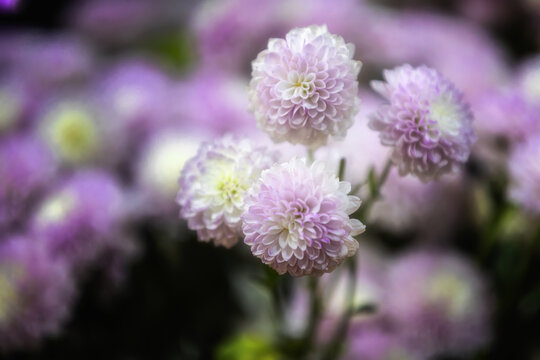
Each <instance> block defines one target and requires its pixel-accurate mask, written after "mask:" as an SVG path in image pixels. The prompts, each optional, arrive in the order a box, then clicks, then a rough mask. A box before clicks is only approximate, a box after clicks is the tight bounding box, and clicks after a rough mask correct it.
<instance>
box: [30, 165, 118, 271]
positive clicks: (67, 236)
mask: <svg viewBox="0 0 540 360" xmlns="http://www.w3.org/2000/svg"><path fill="white" fill-rule="evenodd" d="M122 196H123V193H122V190H121V188H120V185H119V184H118V183H117V182H116V180H115V179H114V178H112V177H111V176H110V175H109V174H107V173H104V172H101V171H97V170H95V171H90V170H85V171H81V172H78V173H76V174H75V175H73V176H72V177H71V178H69V179H67V180H66V181H65V182H64V183H62V184H61V185H60V187H59V188H58V189H56V190H55V191H53V192H52V193H51V194H49V196H47V197H46V198H45V199H44V201H43V202H42V203H41V204H40V206H38V208H37V211H36V213H35V214H34V216H33V219H32V222H31V227H32V230H33V232H34V234H36V237H37V238H39V239H40V240H42V241H43V242H44V243H45V244H46V246H47V247H48V248H49V249H50V252H51V254H52V255H53V256H54V257H58V258H63V259H65V260H66V261H67V262H68V263H69V264H72V265H74V266H75V267H76V269H86V268H87V266H89V265H91V264H92V263H93V262H94V261H95V260H96V259H98V258H99V256H100V255H101V254H102V253H103V251H105V249H107V248H109V247H111V246H115V245H114V243H115V242H116V241H122V237H121V236H120V235H119V227H120V224H121V221H122V220H123V218H124V215H125V212H124V208H123V206H122V205H123V201H122ZM111 244H112V245H111Z"/></svg>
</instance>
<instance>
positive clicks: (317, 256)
mask: <svg viewBox="0 0 540 360" xmlns="http://www.w3.org/2000/svg"><path fill="white" fill-rule="evenodd" d="M350 190H351V184H350V183H348V182H346V181H339V179H338V178H337V176H335V175H334V174H332V173H331V172H328V170H327V169H326V168H325V166H324V164H323V163H322V162H319V161H316V162H314V163H313V164H312V165H311V166H309V165H307V164H306V161H305V160H303V159H297V158H295V159H293V160H291V161H289V162H286V163H282V164H277V165H274V166H273V167H272V168H270V169H268V170H266V171H264V172H263V173H262V174H261V177H260V179H259V180H258V181H257V183H256V184H255V185H254V186H253V188H252V189H251V191H250V193H249V195H248V197H247V198H246V205H245V206H246V211H245V213H244V215H243V216H242V220H243V231H244V235H245V239H244V242H245V243H246V244H247V245H249V246H250V247H251V252H252V253H253V255H255V256H257V257H259V258H260V259H261V260H262V262H263V263H265V264H267V265H270V266H271V267H272V268H273V269H274V270H276V271H277V272H278V273H279V274H284V273H286V272H288V273H289V274H291V275H293V276H302V275H321V274H323V273H327V272H331V271H333V270H334V269H335V268H336V267H337V266H338V265H340V264H341V263H342V262H343V261H344V260H345V259H346V258H347V257H350V256H353V255H354V254H355V253H356V250H357V248H358V243H357V242H356V240H355V239H354V237H353V236H355V235H359V234H361V233H362V232H363V231H364V229H365V226H364V225H363V224H362V223H361V222H360V221H359V220H356V219H350V218H349V215H350V214H352V213H353V212H355V211H356V210H357V209H358V207H359V206H360V199H359V198H358V197H356V196H351V195H348V193H349V192H350Z"/></svg>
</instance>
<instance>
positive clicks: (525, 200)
mask: <svg viewBox="0 0 540 360" xmlns="http://www.w3.org/2000/svg"><path fill="white" fill-rule="evenodd" d="M509 168H510V176H511V179H512V184H511V186H510V194H509V195H510V198H511V199H512V201H514V202H515V203H517V204H519V205H521V206H523V208H525V209H526V210H527V211H529V212H531V213H533V214H539V215H540V135H536V136H532V137H531V138H530V139H528V140H527V141H526V142H524V143H523V144H520V145H519V146H517V147H516V148H515V149H514V151H513V152H512V155H511V157H510V162H509Z"/></svg>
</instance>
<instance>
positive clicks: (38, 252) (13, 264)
mask: <svg viewBox="0 0 540 360" xmlns="http://www.w3.org/2000/svg"><path fill="white" fill-rule="evenodd" d="M73 285H74V284H73V281H72V278H71V277H70V275H69V272H68V269H67V268H66V266H65V265H64V263H63V262H61V261H57V260H54V259H52V258H51V257H49V256H48V254H47V252H46V251H45V248H44V247H42V246H39V244H36V242H35V241H33V239H30V238H26V237H19V236H17V237H11V238H8V239H5V240H4V242H3V243H2V244H1V245H0V350H6V351H7V350H12V349H14V348H23V347H29V346H35V345H37V343H38V342H39V340H40V339H41V338H42V337H44V336H47V335H54V334H55V333H57V332H58V331H59V330H60V326H61V325H62V323H63V322H64V321H65V320H66V318H67V316H68V315H69V307H70V304H71V301H72V299H73V295H74V286H73Z"/></svg>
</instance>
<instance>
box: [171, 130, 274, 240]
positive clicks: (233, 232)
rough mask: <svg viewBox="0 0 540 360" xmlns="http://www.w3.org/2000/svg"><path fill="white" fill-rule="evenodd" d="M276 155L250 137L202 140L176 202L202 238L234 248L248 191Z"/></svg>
mask: <svg viewBox="0 0 540 360" xmlns="http://www.w3.org/2000/svg"><path fill="white" fill-rule="evenodd" d="M274 161H275V155H274V154H271V153H269V152H267V151H266V149H265V148H261V147H256V146H254V145H253V144H252V143H251V142H249V141H247V140H242V141H238V140H236V139H234V138H232V137H225V138H222V139H220V140H217V141H215V142H213V143H203V144H202V145H201V146H200V148H199V151H198V153H197V155H196V156H195V157H194V158H192V159H191V160H189V161H188V162H187V164H186V165H185V166H184V170H183V171H182V174H181V176H180V181H179V183H180V191H179V192H178V196H177V202H178V204H179V205H180V206H181V210H180V215H181V217H183V218H184V219H186V220H187V221H188V226H189V228H190V229H192V230H196V231H197V234H198V236H199V240H201V241H206V242H207V241H210V240H213V241H214V243H215V244H216V245H222V246H225V247H227V248H230V247H232V246H233V245H235V244H236V243H237V241H238V237H239V236H240V235H241V234H242V228H241V219H240V216H241V215H242V213H243V212H244V209H245V205H244V198H245V196H246V192H247V191H248V190H249V188H250V187H251V186H252V183H253V182H254V181H255V180H257V178H258V177H259V175H260V173H261V171H262V170H264V169H266V168H268V167H270V166H271V165H272V164H273V163H274Z"/></svg>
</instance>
